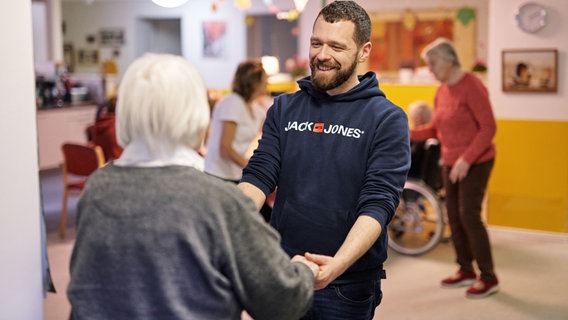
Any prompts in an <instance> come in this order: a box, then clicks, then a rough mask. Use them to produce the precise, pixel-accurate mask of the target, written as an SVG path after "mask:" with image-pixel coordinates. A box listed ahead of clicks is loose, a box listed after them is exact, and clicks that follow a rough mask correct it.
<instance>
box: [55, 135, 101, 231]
mask: <svg viewBox="0 0 568 320" xmlns="http://www.w3.org/2000/svg"><path fill="white" fill-rule="evenodd" d="M61 151H63V188H64V189H63V206H62V210H61V221H60V223H59V236H60V237H61V238H63V237H65V230H66V227H67V200H68V199H67V198H68V196H69V194H70V193H72V192H76V193H78V194H80V193H81V191H82V190H83V188H84V187H85V182H86V181H87V178H88V177H89V176H90V175H91V173H93V172H94V171H95V170H97V169H98V168H100V167H102V166H103V165H104V164H105V160H104V155H103V150H102V149H101V147H99V146H96V145H90V144H88V145H87V144H77V143H64V144H63V145H62V146H61Z"/></svg>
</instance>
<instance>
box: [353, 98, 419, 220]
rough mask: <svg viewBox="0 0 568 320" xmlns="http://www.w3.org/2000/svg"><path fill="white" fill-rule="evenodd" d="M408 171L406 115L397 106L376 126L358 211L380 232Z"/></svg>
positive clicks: (393, 211) (408, 151)
mask: <svg viewBox="0 0 568 320" xmlns="http://www.w3.org/2000/svg"><path fill="white" fill-rule="evenodd" d="M409 169H410V141H409V131H408V120H407V117H406V114H405V113H404V111H402V109H399V108H398V107H397V108H396V109H394V111H393V112H391V113H390V114H389V115H388V116H387V117H386V118H385V119H384V120H383V121H382V122H381V123H380V124H379V126H378V128H377V131H376V133H375V137H374V140H373V145H372V151H371V154H370V157H369V159H368V163H367V174H366V176H367V177H366V180H365V184H364V185H363V189H362V190H361V194H360V199H359V208H358V210H357V211H358V212H359V213H360V214H365V215H368V216H371V217H373V218H375V219H376V220H377V221H379V223H380V224H381V227H382V228H383V230H386V225H387V224H388V223H389V222H390V220H391V219H392V217H393V216H394V213H395V210H396V207H397V206H398V203H399V196H400V194H401V193H402V189H403V187H404V183H405V182H406V178H407V174H408V170H409Z"/></svg>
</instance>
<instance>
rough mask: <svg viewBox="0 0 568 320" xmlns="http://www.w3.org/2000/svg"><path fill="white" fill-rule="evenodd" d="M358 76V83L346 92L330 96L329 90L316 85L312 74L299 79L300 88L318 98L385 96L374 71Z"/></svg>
mask: <svg viewBox="0 0 568 320" xmlns="http://www.w3.org/2000/svg"><path fill="white" fill-rule="evenodd" d="M357 77H358V78H359V84H358V85H356V86H355V87H353V88H351V90H349V91H347V92H345V93H341V94H338V95H333V96H330V95H329V94H327V92H325V91H321V90H319V89H317V88H316V87H314V85H313V84H312V81H311V78H310V76H307V77H305V78H302V79H300V80H298V85H299V86H300V90H303V91H305V92H306V93H307V94H308V95H310V96H312V97H313V98H315V99H318V100H320V99H321V100H329V101H355V100H360V99H369V98H372V97H377V96H381V97H385V94H384V93H383V92H382V91H381V90H380V89H379V90H378V91H377V88H378V87H379V80H378V79H377V76H376V75H375V73H374V72H372V71H369V72H367V73H365V74H364V75H359V76H357Z"/></svg>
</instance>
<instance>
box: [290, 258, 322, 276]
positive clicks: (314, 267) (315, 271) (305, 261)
mask: <svg viewBox="0 0 568 320" xmlns="http://www.w3.org/2000/svg"><path fill="white" fill-rule="evenodd" d="M292 262H301V263H303V264H305V265H307V266H308V267H309V268H310V269H311V270H312V273H313V274H314V278H316V279H317V277H318V273H319V266H318V265H317V264H315V263H314V262H311V261H309V260H308V259H306V258H305V257H304V256H301V255H295V256H294V257H293V258H292Z"/></svg>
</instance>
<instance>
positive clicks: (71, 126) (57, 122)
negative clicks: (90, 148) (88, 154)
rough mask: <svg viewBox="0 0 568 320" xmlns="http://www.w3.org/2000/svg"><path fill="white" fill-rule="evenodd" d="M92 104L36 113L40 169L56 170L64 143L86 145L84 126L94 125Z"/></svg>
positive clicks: (54, 108)
mask: <svg viewBox="0 0 568 320" xmlns="http://www.w3.org/2000/svg"><path fill="white" fill-rule="evenodd" d="M97 108H98V107H97V105H95V104H89V103H85V104H76V105H67V106H63V107H53V108H47V109H38V110H37V116H36V119H37V135H38V148H39V169H40V170H46V169H53V168H57V167H59V166H60V165H61V163H62V162H63V155H62V152H61V146H62V145H63V143H65V142H76V143H87V134H86V130H87V127H88V126H89V125H91V124H93V123H94V121H95V116H96V113H97Z"/></svg>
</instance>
